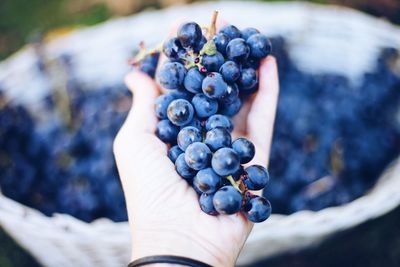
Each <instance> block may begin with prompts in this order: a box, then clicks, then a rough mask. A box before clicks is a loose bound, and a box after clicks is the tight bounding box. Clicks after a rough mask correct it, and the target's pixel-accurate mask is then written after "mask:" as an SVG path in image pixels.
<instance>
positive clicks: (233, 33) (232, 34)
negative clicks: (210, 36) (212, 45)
mask: <svg viewBox="0 0 400 267" xmlns="http://www.w3.org/2000/svg"><path fill="white" fill-rule="evenodd" d="M219 33H224V34H226V35H227V36H228V37H229V38H230V39H235V38H240V37H242V34H241V32H240V30H239V29H238V28H236V27H235V26H233V25H226V26H225V27H223V28H222V29H221V30H220V31H219Z"/></svg>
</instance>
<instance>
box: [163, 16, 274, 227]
mask: <svg viewBox="0 0 400 267" xmlns="http://www.w3.org/2000/svg"><path fill="white" fill-rule="evenodd" d="M208 37H209V38H208V40H207V39H206V37H205V36H204V35H203V32H202V29H201V28H200V26H199V25H198V24H196V23H194V22H189V23H185V24H183V25H181V26H180V28H179V29H178V32H177V36H176V37H172V38H171V39H169V40H167V41H166V42H165V43H164V45H163V52H164V54H165V55H166V56H167V58H168V59H167V60H166V62H164V63H163V65H162V66H161V68H160V70H159V72H158V79H159V82H160V84H161V86H163V87H164V88H165V89H168V90H169V91H168V92H167V93H165V94H163V95H161V96H159V97H158V98H157V100H156V103H155V110H156V115H157V117H158V118H159V119H160V121H159V122H158V124H157V129H156V134H157V136H158V137H159V138H160V139H161V140H162V141H163V142H165V143H168V144H169V145H170V149H169V151H168V157H169V158H170V159H171V161H172V162H173V163H174V164H175V168H176V171H177V172H178V173H179V175H180V176H181V177H182V178H183V179H185V180H186V181H187V182H188V183H189V184H190V185H192V186H193V188H194V190H195V191H196V192H197V193H198V195H199V202H200V207H201V209H202V210H203V211H204V212H205V213H207V214H210V215H217V214H234V213H237V212H239V211H243V212H244V214H245V215H246V216H247V218H248V219H249V220H250V221H252V222H262V221H264V220H266V219H267V218H268V217H269V216H270V214H271V205H270V203H269V201H268V200H266V199H265V198H264V197H262V196H256V195H253V194H252V193H251V192H250V191H249V190H261V189H263V188H264V187H265V186H266V185H267V183H268V181H269V174H268V171H267V169H266V168H265V167H263V166H260V165H252V166H249V167H247V168H244V167H243V166H242V164H247V163H249V162H250V161H251V160H252V159H253V157H254V154H255V147H254V145H253V144H252V143H251V142H250V141H249V140H247V139H245V138H238V139H236V140H232V137H231V132H232V131H233V128H234V126H233V123H232V121H231V119H230V117H232V116H234V115H235V114H237V113H238V112H239V110H240V108H241V106H242V102H243V101H244V100H245V99H246V97H247V96H249V95H250V94H251V93H253V92H255V91H256V90H257V86H258V77H257V68H258V67H259V65H260V60H261V59H262V58H264V57H266V56H268V55H269V54H270V52H271V43H270V41H269V39H268V38H267V37H266V36H264V35H263V34H260V33H259V31H258V30H256V29H254V28H247V29H244V30H242V31H240V30H239V29H238V28H236V27H235V26H233V25H228V26H225V27H224V28H222V29H221V30H220V31H219V32H218V33H217V34H215V33H213V26H211V27H210V30H209V36H208Z"/></svg>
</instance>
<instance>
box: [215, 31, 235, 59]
mask: <svg viewBox="0 0 400 267" xmlns="http://www.w3.org/2000/svg"><path fill="white" fill-rule="evenodd" d="M213 40H214V43H215V46H216V47H217V51H218V52H220V53H221V54H222V55H223V56H225V55H226V46H227V45H228V43H229V41H230V40H231V38H229V36H228V35H226V34H225V33H218V34H216V35H215V36H214V37H213Z"/></svg>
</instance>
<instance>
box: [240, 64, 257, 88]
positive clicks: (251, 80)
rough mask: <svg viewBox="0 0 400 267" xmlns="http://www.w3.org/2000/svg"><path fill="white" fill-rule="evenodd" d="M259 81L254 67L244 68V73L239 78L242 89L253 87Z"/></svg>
mask: <svg viewBox="0 0 400 267" xmlns="http://www.w3.org/2000/svg"><path fill="white" fill-rule="evenodd" d="M257 82H258V78H257V73H256V71H255V70H254V69H253V68H245V69H242V73H241V75H240V78H239V80H238V85H239V88H240V89H244V90H248V89H252V88H253V87H254V86H255V85H256V84H257Z"/></svg>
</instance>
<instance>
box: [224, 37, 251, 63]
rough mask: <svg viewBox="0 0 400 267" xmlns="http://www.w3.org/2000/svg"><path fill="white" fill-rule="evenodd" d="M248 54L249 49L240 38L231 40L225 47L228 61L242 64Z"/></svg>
mask: <svg viewBox="0 0 400 267" xmlns="http://www.w3.org/2000/svg"><path fill="white" fill-rule="evenodd" d="M249 54H250V47H249V46H248V45H247V43H246V42H245V41H244V40H243V39H242V38H236V39H233V40H231V41H230V42H229V43H228V45H227V46H226V56H227V58H228V59H229V60H233V61H236V62H244V61H246V59H247V58H248V57H249Z"/></svg>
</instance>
